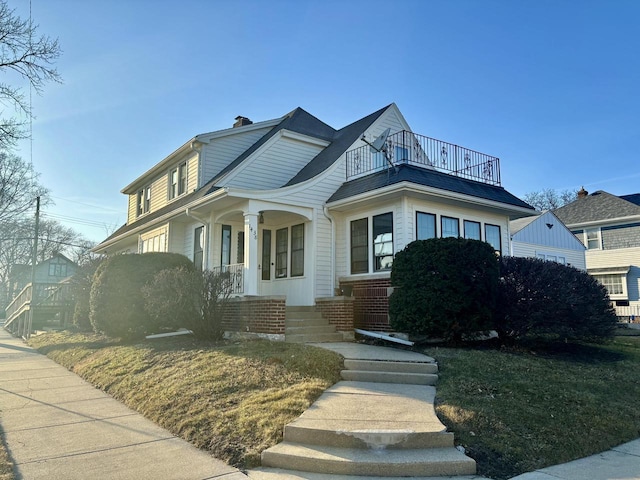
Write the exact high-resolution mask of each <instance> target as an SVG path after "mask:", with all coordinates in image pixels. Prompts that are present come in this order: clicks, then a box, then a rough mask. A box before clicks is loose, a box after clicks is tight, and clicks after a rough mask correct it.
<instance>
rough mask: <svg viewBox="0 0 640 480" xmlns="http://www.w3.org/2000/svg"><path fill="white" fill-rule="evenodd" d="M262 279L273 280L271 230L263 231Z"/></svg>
mask: <svg viewBox="0 0 640 480" xmlns="http://www.w3.org/2000/svg"><path fill="white" fill-rule="evenodd" d="M262 280H271V230H263V231H262Z"/></svg>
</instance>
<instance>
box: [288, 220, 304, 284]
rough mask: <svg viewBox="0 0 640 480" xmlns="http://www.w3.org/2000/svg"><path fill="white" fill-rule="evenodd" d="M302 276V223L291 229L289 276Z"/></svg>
mask: <svg viewBox="0 0 640 480" xmlns="http://www.w3.org/2000/svg"><path fill="white" fill-rule="evenodd" d="M302 275H304V223H301V224H300V225H294V226H293V227H291V276H292V277H301V276H302Z"/></svg>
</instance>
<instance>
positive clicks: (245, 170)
mask: <svg viewBox="0 0 640 480" xmlns="http://www.w3.org/2000/svg"><path fill="white" fill-rule="evenodd" d="M322 149H323V147H322V146H320V145H314V144H310V143H306V142H302V141H298V140H294V139H291V138H286V137H281V138H277V139H274V140H273V143H272V144H270V145H268V146H265V149H264V150H263V151H261V152H260V153H259V155H256V156H255V158H252V159H251V160H249V161H246V162H244V163H243V164H242V165H241V166H240V167H239V168H238V169H237V170H236V171H234V172H233V174H230V175H229V177H227V178H226V179H225V184H226V185H228V186H231V187H234V186H235V187H240V188H250V189H257V190H266V189H273V188H279V187H281V186H283V185H284V184H286V183H287V182H288V181H289V180H291V178H293V177H294V176H295V175H296V174H297V173H298V172H299V171H300V170H301V169H302V168H303V167H304V166H305V165H306V164H307V163H309V162H310V161H311V160H312V159H313V158H314V157H315V156H316V155H317V154H318V153H320V152H321V151H322Z"/></svg>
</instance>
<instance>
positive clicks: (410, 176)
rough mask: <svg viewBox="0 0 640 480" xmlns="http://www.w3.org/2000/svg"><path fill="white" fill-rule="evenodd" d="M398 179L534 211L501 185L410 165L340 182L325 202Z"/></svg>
mask: <svg viewBox="0 0 640 480" xmlns="http://www.w3.org/2000/svg"><path fill="white" fill-rule="evenodd" d="M401 182H411V183H415V184H418V185H424V186H426V187H433V188H438V189H441V190H446V191H449V192H455V193H461V194H464V195H470V196H473V197H477V198H483V199H485V200H492V201H494V202H500V203H505V204H507V205H513V206H516V207H521V208H527V209H531V210H532V211H535V209H534V208H533V207H532V206H531V205H529V204H528V203H526V202H523V201H522V200H520V199H519V198H518V197H516V196H514V195H512V194H511V193H509V192H507V191H506V190H505V189H504V188H502V187H498V186H494V185H489V184H486V183H482V182H477V181H474V180H468V179H466V178H461V177H456V176H453V175H448V174H446V173H442V172H438V171H436V170H430V169H426V168H420V167H414V166H411V165H399V166H398V171H397V173H396V171H395V170H394V169H390V170H384V171H381V172H376V173H373V174H371V175H367V176H365V177H360V178H357V179H355V180H351V181H349V182H346V183H343V184H342V186H341V187H340V188H339V189H338V190H337V191H336V192H335V193H334V194H333V195H332V196H331V198H329V200H328V203H331V202H335V201H338V200H343V199H345V198H349V197H353V196H355V195H359V194H361V193H365V192H370V191H372V190H376V189H379V188H383V187H386V186H388V185H393V184H396V183H401Z"/></svg>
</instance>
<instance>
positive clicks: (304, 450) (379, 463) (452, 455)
mask: <svg viewBox="0 0 640 480" xmlns="http://www.w3.org/2000/svg"><path fill="white" fill-rule="evenodd" d="M262 466H263V467H274V468H286V469H290V470H303V471H307V472H315V473H324V474H333V475H361V476H368V477H379V476H389V477H411V476H444V475H472V474H474V473H475V472H476V464H475V462H474V461H473V460H472V459H471V458H469V457H466V456H465V455H464V454H462V453H461V452H459V451H458V450H456V449H455V448H453V447H448V448H430V449H398V450H393V449H375V450H370V449H367V450H365V449H359V448H340V447H332V446H326V445H304V444H297V443H290V442H283V443H280V444H278V445H276V446H274V447H271V448H269V449H268V450H265V451H264V452H262Z"/></svg>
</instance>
